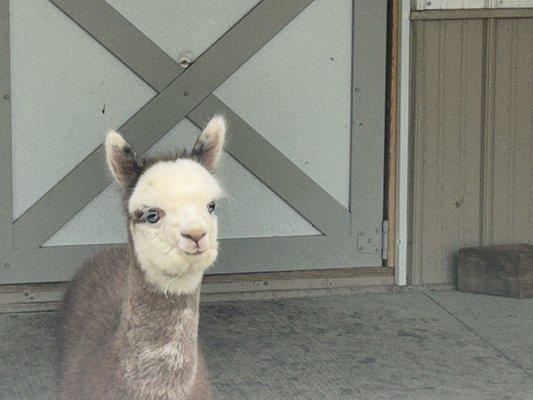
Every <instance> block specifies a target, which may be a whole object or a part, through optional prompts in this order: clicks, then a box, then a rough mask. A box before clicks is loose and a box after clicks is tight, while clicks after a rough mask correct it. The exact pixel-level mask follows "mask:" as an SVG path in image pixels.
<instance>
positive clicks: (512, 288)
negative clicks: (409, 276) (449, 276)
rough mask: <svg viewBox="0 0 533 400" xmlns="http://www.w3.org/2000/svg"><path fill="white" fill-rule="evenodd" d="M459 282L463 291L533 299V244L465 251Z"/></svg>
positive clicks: (462, 256) (475, 248) (462, 251)
mask: <svg viewBox="0 0 533 400" xmlns="http://www.w3.org/2000/svg"><path fill="white" fill-rule="evenodd" d="M458 280H459V282H458V284H459V290H460V291H461V292H471V293H483V294H492V295H497V296H506V297H518V298H526V297H533V245H530V244H517V245H502V246H487V247H470V248H463V249H461V250H459V260H458Z"/></svg>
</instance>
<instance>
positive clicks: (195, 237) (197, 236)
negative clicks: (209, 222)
mask: <svg viewBox="0 0 533 400" xmlns="http://www.w3.org/2000/svg"><path fill="white" fill-rule="evenodd" d="M206 234H207V232H201V233H192V232H189V233H182V234H181V236H183V237H184V238H187V239H190V240H192V241H193V242H195V243H198V242H199V241H200V240H202V238H203V237H204V236H205V235H206Z"/></svg>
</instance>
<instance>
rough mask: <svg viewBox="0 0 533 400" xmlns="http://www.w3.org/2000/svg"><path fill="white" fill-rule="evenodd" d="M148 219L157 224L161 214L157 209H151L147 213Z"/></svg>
mask: <svg viewBox="0 0 533 400" xmlns="http://www.w3.org/2000/svg"><path fill="white" fill-rule="evenodd" d="M145 218H146V220H147V221H148V222H150V223H151V224H155V223H156V222H157V221H159V219H160V218H161V215H160V214H159V212H158V211H157V210H149V211H148V212H147V213H146V217H145Z"/></svg>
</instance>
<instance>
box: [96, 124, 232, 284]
mask: <svg viewBox="0 0 533 400" xmlns="http://www.w3.org/2000/svg"><path fill="white" fill-rule="evenodd" d="M225 131H226V125H225V122H224V119H223V118H222V117H218V116H216V117H213V119H212V120H211V121H210V122H209V123H208V125H207V127H206V128H205V129H204V131H203V132H202V133H201V134H200V136H199V137H198V139H197V141H196V143H195V145H194V146H193V148H192V150H191V151H184V152H182V153H181V154H174V155H164V156H160V157H154V158H139V157H137V155H136V154H135V152H134V151H133V150H132V148H131V146H130V145H129V144H128V143H127V142H126V141H125V140H124V138H123V137H122V136H121V135H119V134H118V133H116V132H110V133H109V134H108V136H107V138H106V141H105V149H106V158H107V164H108V167H109V169H110V171H111V173H112V175H113V177H114V178H115V180H116V182H117V183H118V184H119V186H120V187H122V188H123V189H124V193H125V195H124V201H125V209H126V212H127V215H128V229H129V233H130V236H131V239H132V242H133V247H134V251H135V255H136V257H137V260H138V262H139V264H140V266H141V268H142V269H143V271H144V272H145V276H146V278H147V279H148V281H150V282H151V283H152V284H154V285H155V286H156V287H158V288H159V289H161V290H163V291H165V292H170V293H181V292H188V291H191V290H194V289H195V288H196V287H197V286H198V284H199V283H200V280H201V277H202V274H203V271H204V270H205V269H206V268H207V267H209V266H210V265H211V264H212V263H213V262H214V261H215V259H216V257H217V254H218V243H217V217H216V215H215V213H214V211H215V204H216V201H217V200H218V199H219V198H220V197H221V196H222V189H221V188H220V186H219V184H218V182H217V180H216V178H215V177H214V176H213V175H212V173H213V172H214V171H215V170H216V168H217V164H218V161H219V159H220V156H221V153H222V147H223V144H224V137H225Z"/></svg>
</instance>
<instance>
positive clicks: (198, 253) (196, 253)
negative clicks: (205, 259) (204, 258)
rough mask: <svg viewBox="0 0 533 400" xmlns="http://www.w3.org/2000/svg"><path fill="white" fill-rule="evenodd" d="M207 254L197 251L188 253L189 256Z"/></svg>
mask: <svg viewBox="0 0 533 400" xmlns="http://www.w3.org/2000/svg"><path fill="white" fill-rule="evenodd" d="M204 253H205V250H200V249H198V250H196V251H194V252H187V254H189V255H190V256H199V255H200V254H204Z"/></svg>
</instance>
